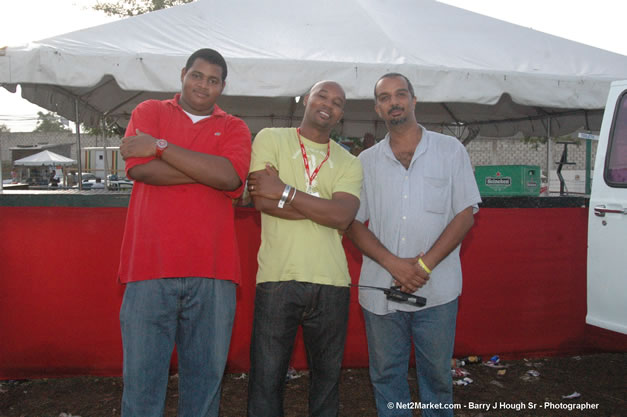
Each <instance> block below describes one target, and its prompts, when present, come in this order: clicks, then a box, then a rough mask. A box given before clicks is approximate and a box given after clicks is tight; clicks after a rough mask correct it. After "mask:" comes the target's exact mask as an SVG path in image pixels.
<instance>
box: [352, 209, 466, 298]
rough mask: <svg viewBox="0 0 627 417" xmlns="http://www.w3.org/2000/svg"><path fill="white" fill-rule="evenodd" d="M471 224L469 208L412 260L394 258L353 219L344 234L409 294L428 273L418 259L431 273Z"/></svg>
mask: <svg viewBox="0 0 627 417" xmlns="http://www.w3.org/2000/svg"><path fill="white" fill-rule="evenodd" d="M473 224H474V218H473V208H472V207H467V208H465V209H464V210H462V211H460V212H459V213H458V214H457V215H456V216H455V217H454V218H453V220H451V222H450V223H449V224H448V225H447V226H446V228H445V229H444V231H443V232H442V234H441V235H440V236H439V237H438V239H437V240H436V241H435V243H434V244H433V246H432V247H431V248H430V249H429V250H428V251H427V253H424V254H419V255H418V256H416V257H414V258H400V257H398V256H396V255H394V254H393V253H392V252H390V251H389V250H387V248H385V246H383V244H382V243H381V242H380V241H379V239H377V237H376V236H375V235H374V233H372V232H371V231H370V230H369V229H368V228H367V227H366V226H365V225H364V224H363V223H361V222H359V221H357V220H355V221H354V222H353V224H352V225H351V227H350V228H349V229H348V231H347V232H346V235H347V236H348V237H349V238H350V239H351V240H352V241H353V243H354V244H355V246H357V248H359V250H360V251H361V252H362V253H363V254H364V255H366V256H368V257H369V258H371V259H374V260H375V261H376V262H377V263H378V264H379V265H381V266H382V267H383V268H385V270H387V271H388V272H389V273H390V274H391V275H392V277H394V279H395V280H396V282H397V283H398V284H399V285H400V286H401V290H402V291H405V292H409V293H413V292H415V291H416V290H417V289H419V288H420V287H422V286H423V285H425V284H426V283H427V281H428V280H429V274H428V273H427V271H426V270H425V269H423V268H422V267H421V266H420V264H419V263H418V259H419V258H422V261H423V262H424V264H425V265H426V266H427V267H428V268H429V269H431V270H433V269H434V268H435V267H436V266H437V265H438V264H439V263H440V262H442V260H443V259H444V258H446V257H447V256H448V254H449V253H451V252H452V251H453V249H455V248H456V247H457V245H459V244H460V243H461V242H462V240H464V237H465V236H466V233H468V231H469V230H470V228H471V227H472V225H473Z"/></svg>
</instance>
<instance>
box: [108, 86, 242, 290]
mask: <svg viewBox="0 0 627 417" xmlns="http://www.w3.org/2000/svg"><path fill="white" fill-rule="evenodd" d="M178 99H179V95H178V94H177V95H176V96H175V97H174V99H172V100H164V101H158V100H149V101H145V102H143V103H141V104H140V105H139V106H137V108H136V109H135V110H134V111H133V114H132V116H131V120H130V122H129V124H128V127H127V129H126V136H134V135H135V129H139V130H141V131H142V132H145V133H148V134H150V135H152V136H154V137H156V138H162V139H166V140H167V141H168V142H170V143H173V144H176V145H178V146H181V147H183V148H186V149H190V150H192V151H196V152H204V153H207V154H211V155H218V156H222V157H225V158H227V159H228V160H229V161H231V163H232V164H233V167H234V168H235V170H236V171H237V174H238V176H239V177H240V179H241V181H242V186H241V187H240V188H239V189H238V190H236V191H233V192H225V191H220V190H216V189H214V188H211V187H208V186H206V185H201V184H184V185H174V186H157V185H149V184H145V183H142V182H139V181H135V185H134V186H133V191H132V194H131V201H130V203H129V207H128V213H127V216H126V226H125V229H124V237H123V239H122V250H121V254H120V269H119V272H118V277H119V280H120V282H122V283H127V282H132V281H142V280H148V279H157V278H170V277H206V278H217V279H226V280H230V281H234V282H235V283H239V282H240V266H239V265H240V262H239V252H238V250H237V242H236V240H235V221H234V213H233V205H232V203H231V199H232V198H235V197H238V196H239V195H240V194H241V193H242V191H243V189H244V186H243V184H244V181H245V179H246V175H247V173H248V167H249V165H250V148H251V135H250V131H249V130H248V127H247V126H246V124H245V123H244V122H243V121H242V120H240V119H238V118H237V117H234V116H231V115H229V114H227V113H225V112H224V111H223V110H221V109H220V108H219V107H218V106H215V108H214V111H213V114H212V115H211V117H209V118H206V119H203V120H201V121H200V122H198V123H193V122H192V121H191V119H190V118H189V116H187V114H185V113H184V111H183V109H182V108H181V107H180V106H179V104H178ZM152 159H154V157H150V158H129V159H127V160H126V172H127V173H128V171H129V170H130V169H131V168H132V167H134V166H136V165H139V164H144V163H146V162H148V161H151V160H152Z"/></svg>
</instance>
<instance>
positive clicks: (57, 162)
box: [13, 151, 76, 167]
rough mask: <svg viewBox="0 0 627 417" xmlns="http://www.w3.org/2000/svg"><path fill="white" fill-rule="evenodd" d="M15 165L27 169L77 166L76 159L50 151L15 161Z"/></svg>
mask: <svg viewBox="0 0 627 417" xmlns="http://www.w3.org/2000/svg"><path fill="white" fill-rule="evenodd" d="M13 164H14V165H17V166H25V167H41V166H67V165H76V161H75V160H74V159H70V158H67V157H65V156H62V155H59V154H56V153H54V152H50V151H42V152H39V153H36V154H34V155H30V156H27V157H25V158H22V159H17V160H15V161H13Z"/></svg>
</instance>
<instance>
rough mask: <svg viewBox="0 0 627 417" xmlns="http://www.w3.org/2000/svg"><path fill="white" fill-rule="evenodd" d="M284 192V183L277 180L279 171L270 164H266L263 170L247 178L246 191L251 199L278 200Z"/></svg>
mask: <svg viewBox="0 0 627 417" xmlns="http://www.w3.org/2000/svg"><path fill="white" fill-rule="evenodd" d="M284 190H285V183H283V181H281V179H280V178H279V171H277V170H276V169H275V168H274V167H273V166H272V165H270V164H266V169H265V170H263V171H255V172H253V173H252V174H250V175H249V176H248V191H249V192H250V195H251V196H253V197H264V198H267V199H270V200H280V199H281V195H282V194H283V191H284Z"/></svg>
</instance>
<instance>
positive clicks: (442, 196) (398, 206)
mask: <svg viewBox="0 0 627 417" xmlns="http://www.w3.org/2000/svg"><path fill="white" fill-rule="evenodd" d="M374 92H375V111H376V112H377V114H378V115H379V117H380V118H381V119H383V120H384V121H385V125H386V127H387V129H388V134H387V135H386V137H385V138H384V139H383V140H382V141H380V142H379V143H377V144H376V145H374V146H372V147H371V148H369V149H367V150H365V151H364V152H362V153H361V154H360V155H359V159H360V160H361V162H362V165H363V169H364V182H363V187H362V191H361V206H360V208H359V212H358V214H357V218H356V219H355V221H354V222H353V223H352V225H351V227H350V229H349V230H348V232H347V235H348V236H349V237H350V239H351V240H352V241H353V242H354V243H355V245H356V246H357V247H358V248H359V249H360V250H361V251H362V252H363V254H364V258H363V264H362V268H361V276H360V280H359V283H360V285H368V286H375V287H385V288H389V287H392V286H397V287H399V288H400V290H401V291H404V292H407V293H412V294H416V295H420V296H422V297H425V298H426V299H427V304H426V306H425V307H418V306H416V305H411V304H408V303H403V302H398V301H395V300H391V299H388V298H387V297H386V296H385V294H384V293H383V292H382V291H378V290H373V289H366V288H360V291H359V302H360V304H361V306H362V310H363V313H364V319H365V323H366V335H367V339H368V354H369V362H370V379H371V382H372V384H373V386H374V393H375V400H376V404H377V411H378V414H379V416H411V415H412V411H411V410H409V409H403V408H402V407H401V408H396V405H397V404H409V403H410V402H411V397H410V394H409V385H408V382H407V369H408V367H409V355H410V351H411V345H412V341H413V344H414V353H415V357H416V370H417V373H418V375H417V376H418V386H419V391H420V402H421V403H422V404H424V405H433V406H435V407H434V409H430V408H425V409H422V415H423V416H452V415H453V411H452V409H451V408H447V407H450V405H452V403H453V383H452V376H451V371H450V369H451V358H452V356H453V345H454V341H455V321H456V316H457V297H458V296H459V295H460V293H461V288H462V271H461V264H460V259H459V248H460V244H461V242H462V240H463V239H464V236H466V233H467V232H468V230H470V228H471V227H472V225H473V221H474V220H473V214H474V213H475V212H476V211H477V210H478V203H479V202H480V201H481V198H480V196H479V190H478V188H477V184H476V182H475V177H474V175H473V171H472V167H471V164H470V158H469V157H468V153H467V152H466V149H465V148H464V146H463V145H462V144H461V143H460V142H459V141H458V140H457V139H455V138H453V137H450V136H445V135H442V134H439V133H435V132H430V131H428V130H426V129H425V128H424V127H422V126H421V125H419V124H418V123H417V121H416V114H415V109H416V96H415V94H414V89H413V87H412V85H411V83H410V81H409V80H408V79H407V78H406V77H405V76H403V75H401V74H397V73H390V74H386V75H384V76H382V77H381V78H380V79H379V80H378V81H377V83H376V85H375V91H374ZM366 221H369V224H368V226H367V227H366V226H365V225H364V223H365V222H366ZM390 405H391V406H390Z"/></svg>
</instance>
